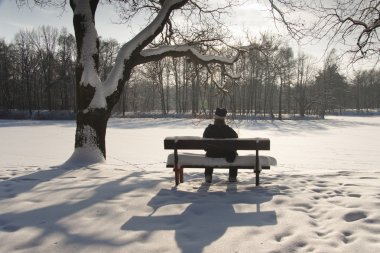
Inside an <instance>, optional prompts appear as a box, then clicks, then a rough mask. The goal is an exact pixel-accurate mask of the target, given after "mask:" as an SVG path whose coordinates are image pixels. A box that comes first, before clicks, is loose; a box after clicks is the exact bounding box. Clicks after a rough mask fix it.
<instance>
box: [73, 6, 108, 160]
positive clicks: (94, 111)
mask: <svg viewBox="0 0 380 253" xmlns="http://www.w3.org/2000/svg"><path fill="white" fill-rule="evenodd" d="M98 2H99V0H71V1H70V5H71V8H72V10H73V13H74V18H73V23H74V29H75V39H76V43H77V57H78V58H77V65H76V91H77V109H78V112H77V129H76V134H75V152H76V153H75V152H74V154H76V155H79V154H78V153H83V152H86V153H88V152H90V153H95V154H96V153H98V157H99V159H101V158H102V156H103V157H104V158H105V156H106V148H105V135H106V128H107V121H108V118H109V111H108V110H107V108H106V107H100V108H90V104H91V103H92V102H93V100H94V95H95V94H96V89H97V88H99V86H100V85H101V82H100V79H99V75H98V66H99V40H98V36H97V32H96V30H95V12H96V8H97V5H98Z"/></svg>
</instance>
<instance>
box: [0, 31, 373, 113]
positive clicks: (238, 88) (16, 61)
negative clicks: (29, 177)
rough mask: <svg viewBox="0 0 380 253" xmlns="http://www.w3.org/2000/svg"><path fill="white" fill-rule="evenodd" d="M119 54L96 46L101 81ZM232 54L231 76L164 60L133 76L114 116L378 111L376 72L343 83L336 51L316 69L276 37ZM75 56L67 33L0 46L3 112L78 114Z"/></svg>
mask: <svg viewBox="0 0 380 253" xmlns="http://www.w3.org/2000/svg"><path fill="white" fill-rule="evenodd" d="M119 48H120V45H119V43H118V42H117V41H116V40H114V39H104V40H103V39H101V40H100V55H99V57H100V64H99V66H97V67H98V71H99V73H100V77H101V78H102V79H105V78H106V76H107V74H108V73H109V71H110V70H111V67H112V65H113V63H114V61H115V58H116V54H117V52H118V50H119ZM235 48H240V49H241V53H240V56H239V60H238V61H237V62H236V63H235V64H234V66H233V67H232V68H231V67H228V68H227V67H220V66H216V65H215V66H213V65H210V66H203V65H200V64H197V62H194V61H192V60H190V59H188V58H165V59H163V60H161V61H157V62H153V63H149V64H145V65H141V66H139V67H137V68H135V69H134V72H133V75H132V78H131V80H130V82H129V83H127V85H126V86H125V89H124V91H123V95H122V99H121V100H120V102H119V104H118V105H117V106H116V107H115V109H114V113H115V114H117V115H126V114H130V113H134V114H137V113H156V114H162V115H166V114H175V115H183V114H186V115H191V116H193V117H199V116H205V117H211V116H212V112H213V111H214V109H215V108H216V107H217V106H223V107H226V108H227V109H228V110H229V112H230V113H231V114H232V115H233V116H236V117H238V116H243V117H245V116H246V117H269V118H272V119H283V118H286V117H289V116H298V117H305V116H306V115H315V116H318V117H320V118H324V116H325V114H327V113H330V112H340V111H342V110H346V109H351V110H357V111H363V110H371V109H377V108H380V71H379V70H366V71H358V72H355V73H353V75H352V76H351V77H347V76H345V75H344V74H342V71H341V69H342V68H343V67H345V66H342V65H341V62H340V60H339V58H338V57H337V56H336V54H335V51H334V50H332V51H331V52H329V53H327V54H326V58H325V60H324V62H323V64H321V67H318V66H317V64H316V62H315V60H313V59H311V57H309V56H308V55H307V54H305V53H303V52H297V53H295V52H294V50H293V49H292V48H291V47H289V46H288V44H287V43H286V42H284V41H283V40H281V39H280V38H279V37H277V36H276V35H268V34H264V35H261V36H260V37H258V38H255V39H253V40H252V41H251V42H250V43H249V45H244V47H243V46H241V45H235ZM198 50H199V51H200V52H202V53H213V54H215V53H219V54H221V55H229V56H231V57H232V55H233V54H234V53H235V52H236V51H235V50H232V49H228V48H227V47H226V48H218V49H215V48H212V47H200V48H198ZM216 50H217V51H216ZM75 55H76V45H75V39H74V36H73V35H72V34H70V33H68V32H67V30H66V29H61V30H58V29H56V28H52V27H49V26H44V27H40V28H39V29H35V30H31V31H20V32H19V33H18V34H17V35H16V36H15V38H14V40H13V41H12V42H11V43H9V44H8V43H6V42H5V41H4V40H1V39H0V111H1V112H10V111H14V110H22V111H27V112H28V114H29V115H30V116H31V115H32V113H33V112H35V111H45V110H48V111H61V110H62V111H73V112H75V108H76V97H75V94H76V91H75V63H76V59H75ZM232 74H233V75H232ZM236 75H239V76H238V77H237V76H236Z"/></svg>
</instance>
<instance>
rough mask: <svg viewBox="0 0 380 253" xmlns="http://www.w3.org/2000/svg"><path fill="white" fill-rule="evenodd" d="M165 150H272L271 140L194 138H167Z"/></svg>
mask: <svg viewBox="0 0 380 253" xmlns="http://www.w3.org/2000/svg"><path fill="white" fill-rule="evenodd" d="M164 148H165V149H210V148H220V149H230V150H270V140H269V139H267V138H237V139H235V138H231V139H212V138H202V137H193V136H175V137H167V138H165V140H164Z"/></svg>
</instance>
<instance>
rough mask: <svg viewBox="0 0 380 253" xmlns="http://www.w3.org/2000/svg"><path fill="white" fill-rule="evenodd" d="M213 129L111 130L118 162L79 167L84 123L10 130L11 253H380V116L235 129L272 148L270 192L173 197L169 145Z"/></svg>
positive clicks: (5, 248)
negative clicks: (70, 162)
mask: <svg viewBox="0 0 380 253" xmlns="http://www.w3.org/2000/svg"><path fill="white" fill-rule="evenodd" d="M208 123H209V121H203V122H199V121H195V120H188V119H156V120H155V119H111V121H110V123H109V128H108V132H107V153H108V158H107V163H104V164H96V165H91V166H88V167H85V168H80V167H74V168H68V167H62V166H59V165H61V164H63V163H64V162H65V161H66V160H67V159H68V158H69V157H70V155H71V153H72V151H73V146H74V132H75V122H73V121H11V120H1V121H0V252H44V253H45V252H62V253H63V252H65V253H67V252H86V253H87V252H91V253H93V252H108V253H113V252H131V253H140V252H147V253H148V252H149V253H155V252H174V253H175V252H182V253H197V252H221V253H224V252H231V253H232V252H259V253H261V252H272V253H275V252H276V253H277V252H278V253H279V252H321V253H330V252H337V253H338V252H339V253H341V252H345V253H350V252H360V253H369V252H373V253H377V252H380V211H379V210H380V169H379V168H380V152H379V149H380V134H379V133H380V117H379V116H376V117H347V116H346V117H332V116H331V117H328V118H327V119H326V120H315V121H314V120H309V121H283V122H280V121H274V122H271V121H257V122H255V121H253V122H230V125H231V126H233V127H234V128H235V129H236V130H237V132H238V134H239V136H240V137H246V138H248V137H267V138H270V139H271V150H270V151H267V152H262V154H267V155H270V156H273V157H275V158H276V159H277V161H278V166H276V167H272V168H271V170H269V171H267V170H266V171H264V172H263V173H262V176H261V183H262V185H261V186H260V187H255V186H254V175H253V173H251V172H248V171H247V170H245V171H242V172H241V173H239V175H238V180H239V182H238V183H237V184H229V183H227V181H226V180H227V176H228V173H227V170H217V171H216V172H215V173H214V181H213V183H212V184H211V185H206V184H204V183H203V180H204V179H203V171H202V170H200V169H193V170H189V169H185V183H183V184H181V185H179V187H178V188H175V187H173V186H174V180H173V172H172V171H171V170H170V169H167V168H165V160H166V156H167V155H168V153H169V152H170V151H168V150H164V149H163V139H164V138H165V137H166V136H175V135H186V136H190V135H195V136H200V135H202V133H203V129H204V128H205V127H206V125H207V124H208ZM240 153H243V152H240Z"/></svg>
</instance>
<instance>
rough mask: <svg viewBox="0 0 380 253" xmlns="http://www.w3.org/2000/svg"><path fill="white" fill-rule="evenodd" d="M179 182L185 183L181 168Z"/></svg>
mask: <svg viewBox="0 0 380 253" xmlns="http://www.w3.org/2000/svg"><path fill="white" fill-rule="evenodd" d="M179 182H180V183H183V168H182V167H180V168H179Z"/></svg>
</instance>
